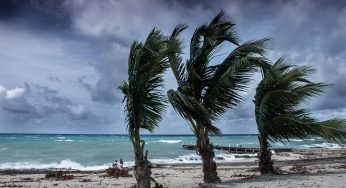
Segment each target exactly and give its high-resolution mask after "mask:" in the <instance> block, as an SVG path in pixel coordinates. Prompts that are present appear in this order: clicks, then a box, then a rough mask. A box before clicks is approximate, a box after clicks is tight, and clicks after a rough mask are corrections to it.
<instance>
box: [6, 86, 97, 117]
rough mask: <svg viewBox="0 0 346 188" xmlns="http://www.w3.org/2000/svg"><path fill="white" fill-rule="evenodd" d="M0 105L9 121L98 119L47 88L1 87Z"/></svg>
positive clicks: (83, 107)
mask: <svg viewBox="0 0 346 188" xmlns="http://www.w3.org/2000/svg"><path fill="white" fill-rule="evenodd" d="M0 95H1V100H0V104H1V107H2V110H3V111H4V112H5V113H6V114H7V115H8V117H9V120H14V121H18V120H20V121H23V120H30V119H33V118H45V117H47V116H53V115H59V114H64V115H66V116H67V117H68V118H69V119H70V120H85V121H92V122H94V121H93V119H97V118H99V117H97V116H96V115H94V114H92V113H91V112H90V111H89V110H88V109H87V108H86V107H85V106H84V105H81V104H75V103H73V102H71V101H70V100H69V99H67V98H64V97H60V96H59V92H58V91H57V90H53V89H50V88H48V87H46V86H40V85H33V84H27V83H26V84H25V86H24V87H17V88H15V89H6V88H5V87H3V86H1V85H0Z"/></svg>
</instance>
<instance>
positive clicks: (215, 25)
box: [168, 11, 268, 182]
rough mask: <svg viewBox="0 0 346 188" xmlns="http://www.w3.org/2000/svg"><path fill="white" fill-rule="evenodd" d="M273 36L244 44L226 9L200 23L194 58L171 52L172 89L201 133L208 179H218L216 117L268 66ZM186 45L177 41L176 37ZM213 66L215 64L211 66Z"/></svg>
mask: <svg viewBox="0 0 346 188" xmlns="http://www.w3.org/2000/svg"><path fill="white" fill-rule="evenodd" d="M267 41H268V39H261V40H254V41H248V42H245V43H243V44H239V40H238V38H237V35H236V32H235V24H234V23H233V22H232V21H230V19H229V18H228V17H227V16H226V15H225V13H224V12H223V11H221V12H220V13H219V14H218V15H217V16H216V17H215V18H213V20H212V21H211V22H210V23H209V24H204V25H202V26H200V27H198V28H197V29H196V30H195V32H194V34H193V36H192V38H191V43H190V56H189V58H188V60H187V61H186V63H182V57H181V55H182V54H181V51H175V53H170V54H169V56H168V59H169V63H170V66H171V68H172V72H173V74H174V76H175V78H176V80H177V83H178V88H177V90H169V91H168V98H169V101H170V103H171V104H172V106H173V107H174V109H175V110H176V111H177V112H178V113H179V114H180V115H181V116H182V117H183V118H184V119H186V120H187V121H188V122H189V124H190V125H191V129H192V131H193V133H194V134H195V136H196V152H197V154H198V155H200V156H201V158H202V163H203V173H204V181H205V182H217V181H220V178H219V177H218V175H217V171H216V163H215V161H214V151H213V146H212V143H211V142H210V140H209V135H215V134H220V133H221V131H220V129H219V128H217V127H216V126H215V124H214V123H215V121H216V120H217V119H218V118H219V117H220V116H221V115H222V114H223V113H224V112H225V111H226V110H227V109H228V108H232V107H235V106H236V105H237V104H238V103H239V102H241V100H242V96H241V95H240V94H239V92H241V91H244V90H246V88H247V85H246V84H247V83H248V81H249V80H250V76H251V72H253V71H255V70H256V67H257V66H268V64H267V62H266V60H265V59H264V58H263V57H262V55H263V54H264V53H265V49H266V47H267ZM226 42H228V43H231V44H234V45H236V48H235V49H234V50H233V51H231V52H230V53H229V54H228V56H227V57H226V58H225V59H224V60H223V61H222V62H220V63H218V64H217V63H214V62H213V63H211V60H212V58H213V57H215V56H216V55H218V52H219V51H220V50H221V47H222V45H223V44H225V43H226ZM171 43H172V44H174V45H172V46H175V49H181V47H180V46H181V43H180V41H178V40H173V41H171ZM212 64H213V65H212Z"/></svg>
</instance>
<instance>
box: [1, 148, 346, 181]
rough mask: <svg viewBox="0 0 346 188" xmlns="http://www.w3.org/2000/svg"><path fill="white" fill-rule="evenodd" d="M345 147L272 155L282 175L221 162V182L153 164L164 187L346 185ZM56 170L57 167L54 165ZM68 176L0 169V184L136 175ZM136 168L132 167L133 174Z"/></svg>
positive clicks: (194, 168)
mask: <svg viewBox="0 0 346 188" xmlns="http://www.w3.org/2000/svg"><path fill="white" fill-rule="evenodd" d="M344 152H345V150H328V149H314V150H305V151H302V150H299V151H295V152H282V153H276V154H274V155H273V159H274V161H275V162H274V166H275V167H277V168H278V172H279V173H280V175H262V176H260V174H259V172H258V170H257V168H256V167H257V161H256V160H255V159H253V160H252V161H250V160H248V161H245V162H232V163H220V164H218V173H219V176H220V178H221V180H222V183H218V184H204V183H203V178H202V177H203V174H202V166H201V164H154V165H153V166H154V168H153V169H152V173H153V174H152V176H153V177H154V178H155V179H156V181H157V182H159V183H161V184H162V185H163V186H164V187H346V157H345V156H344ZM55 170H56V169H55ZM60 170H62V171H63V172H64V175H68V176H69V177H71V179H69V180H57V179H54V178H46V174H47V173H49V172H51V171H52V169H50V170H33V169H26V170H1V171H0V175H1V176H0V187H133V186H134V185H135V179H134V177H118V178H114V177H106V176H105V171H74V170H67V169H60ZM132 173H133V172H132V171H131V172H130V174H132Z"/></svg>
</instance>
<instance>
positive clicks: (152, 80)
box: [119, 29, 169, 188]
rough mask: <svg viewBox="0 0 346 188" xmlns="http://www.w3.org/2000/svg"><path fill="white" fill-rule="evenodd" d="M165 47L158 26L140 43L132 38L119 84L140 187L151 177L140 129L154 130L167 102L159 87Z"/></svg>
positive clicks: (148, 184) (164, 65) (164, 68)
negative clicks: (125, 73) (125, 75)
mask: <svg viewBox="0 0 346 188" xmlns="http://www.w3.org/2000/svg"><path fill="white" fill-rule="evenodd" d="M166 51H167V43H166V38H165V37H164V36H163V35H162V34H161V32H160V31H159V30H155V29H154V30H152V31H151V32H150V34H149V35H148V37H147V39H146V41H145V42H144V43H141V42H137V41H135V42H133V43H132V46H131V49H130V54H129V58H128V81H127V82H123V83H122V84H121V85H120V86H119V88H120V90H121V92H122V93H123V94H124V101H123V102H125V114H126V122H127V129H128V134H129V136H130V140H131V142H132V145H133V149H134V154H135V166H134V169H135V177H136V180H137V186H138V187H140V188H143V187H145V188H147V187H150V181H151V180H153V179H152V178H151V177H150V175H151V171H150V169H151V164H150V162H149V161H148V158H147V157H148V156H147V151H146V153H145V154H144V145H145V141H144V140H142V139H141V136H140V131H141V130H142V129H145V130H148V131H150V132H153V131H154V129H155V128H156V127H157V126H158V122H159V121H160V120H161V115H162V112H163V111H164V108H165V103H166V102H167V99H166V96H165V95H164V94H163V93H162V91H161V90H160V88H161V87H162V86H163V73H164V72H165V70H166V69H167V68H168V67H169V64H168V62H167V55H166Z"/></svg>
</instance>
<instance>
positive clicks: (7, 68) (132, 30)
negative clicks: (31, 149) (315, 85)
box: [0, 0, 346, 134]
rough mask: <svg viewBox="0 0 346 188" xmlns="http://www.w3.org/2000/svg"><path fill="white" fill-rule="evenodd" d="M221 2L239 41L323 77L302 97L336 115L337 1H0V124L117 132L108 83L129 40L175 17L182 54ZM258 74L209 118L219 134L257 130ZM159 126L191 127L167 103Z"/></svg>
mask: <svg viewBox="0 0 346 188" xmlns="http://www.w3.org/2000/svg"><path fill="white" fill-rule="evenodd" d="M221 10H224V11H225V12H226V13H227V14H228V15H229V16H230V17H231V18H232V20H233V21H234V22H235V23H236V24H237V26H236V27H237V32H238V35H239V38H240V40H241V41H242V42H245V41H248V40H253V39H260V38H264V37H270V38H272V45H271V50H270V51H269V52H268V54H267V57H268V58H269V59H270V60H271V61H275V60H276V59H277V58H279V57H281V56H288V57H290V59H291V60H292V61H293V62H295V63H296V64H299V65H309V66H313V67H314V68H316V69H317V72H316V74H314V75H313V77H312V80H314V81H319V82H326V83H329V84H333V85H332V86H330V87H329V88H328V90H326V93H325V94H324V95H322V96H319V97H316V98H315V99H313V100H311V101H310V102H309V103H307V104H306V105H307V106H308V107H309V108H310V109H311V113H312V114H313V116H314V117H316V118H317V119H320V120H324V119H328V118H335V117H337V118H345V117H346V82H345V81H346V62H345V61H346V21H345V19H344V18H346V1H339V0H332V1H329V0H325V1H322V0H314V1H313V0H304V1H302V0H290V1H281V0H275V1H274V0H273V1H267V0H265V1H263V0H262V1H260V0H258V1H255V0H249V1H242V0H236V1H228V0H224V1H223V0H216V1H207V0H205V1H197V0H191V1H184V0H179V1H173V0H141V1H138V0H126V1H121V0H102V1H100V0H66V1H64V0H1V1H0V133H58V134H63V133H70V134H76V133H81V134H126V133H127V131H126V123H125V122H124V117H125V116H124V112H123V104H122V99H123V96H122V95H121V93H120V91H119V90H118V89H117V88H118V85H119V84H120V83H121V82H122V81H123V80H126V78H127V57H128V53H129V48H130V45H131V43H132V42H133V41H134V40H138V41H143V40H144V39H145V37H146V36H147V34H148V33H149V32H150V30H152V29H153V28H154V27H155V28H157V29H160V30H162V32H163V33H164V34H167V35H168V34H169V33H170V32H171V31H172V29H173V28H174V26H175V25H177V24H178V23H185V24H187V25H188V29H187V30H186V31H185V32H184V33H183V34H182V39H183V40H184V49H185V50H184V57H185V59H186V57H187V56H188V53H189V52H188V51H187V48H188V47H189V43H188V42H189V40H190V38H191V36H192V34H193V32H194V30H195V29H196V27H198V26H200V25H202V24H204V23H208V22H209V21H210V20H211V19H212V18H213V17H214V16H215V15H216V14H217V13H218V12H219V11H221ZM232 48H234V46H232V45H230V44H225V48H224V50H223V51H222V53H224V54H227V53H228V52H230V50H232ZM221 57H222V56H221ZM221 57H220V58H221ZM216 63H217V62H216ZM260 79H261V77H260V75H258V74H254V76H253V81H252V82H251V83H250V85H249V89H248V91H247V92H244V93H242V95H243V97H244V101H243V102H242V103H241V104H240V105H239V106H238V107H236V108H233V109H230V110H228V111H227V112H226V113H225V114H224V116H223V117H222V118H220V120H219V121H217V122H215V124H216V125H217V126H218V127H219V128H221V130H222V132H223V133H225V134H255V133H257V131H256V124H255V120H254V106H253V102H252V99H253V97H254V93H255V87H256V85H257V83H258V82H259V80H260ZM165 80H166V82H165V88H164V90H165V91H166V90H168V89H171V88H172V89H175V88H176V83H175V80H174V77H173V76H172V74H171V73H170V72H169V71H168V72H167V74H166V76H165ZM159 126H160V127H158V128H157V129H156V130H155V134H192V132H191V130H190V127H189V125H188V123H187V122H186V121H185V120H183V119H182V118H181V117H180V116H178V115H177V114H176V112H175V111H174V110H173V109H172V107H171V106H170V105H169V104H168V107H167V110H166V112H165V113H164V115H163V120H162V122H160V124H159ZM144 133H145V132H144Z"/></svg>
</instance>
